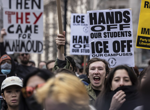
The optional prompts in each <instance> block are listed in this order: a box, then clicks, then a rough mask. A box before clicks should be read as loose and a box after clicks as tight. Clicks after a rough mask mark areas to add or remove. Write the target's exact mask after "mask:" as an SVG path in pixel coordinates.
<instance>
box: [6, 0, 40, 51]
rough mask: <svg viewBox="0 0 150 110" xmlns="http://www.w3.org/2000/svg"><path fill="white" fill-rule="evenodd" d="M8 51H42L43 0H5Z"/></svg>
mask: <svg viewBox="0 0 150 110" xmlns="http://www.w3.org/2000/svg"><path fill="white" fill-rule="evenodd" d="M3 17H4V22H3V26H4V28H5V29H6V32H7V35H6V37H4V44H5V48H6V51H7V52H25V53H42V51H43V0H3Z"/></svg>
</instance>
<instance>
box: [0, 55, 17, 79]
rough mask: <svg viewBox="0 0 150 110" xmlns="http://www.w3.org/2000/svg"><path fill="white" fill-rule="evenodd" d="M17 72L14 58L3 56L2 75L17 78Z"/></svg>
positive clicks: (0, 62)
mask: <svg viewBox="0 0 150 110" xmlns="http://www.w3.org/2000/svg"><path fill="white" fill-rule="evenodd" d="M15 70H16V67H15V63H14V61H13V60H12V58H11V57H10V56H8V55H7V54H5V55H3V56H2V57H1V58H0V74H4V75H6V76H15V75H16V73H15Z"/></svg>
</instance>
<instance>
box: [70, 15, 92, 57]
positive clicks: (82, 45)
mask: <svg viewBox="0 0 150 110" xmlns="http://www.w3.org/2000/svg"><path fill="white" fill-rule="evenodd" d="M89 53H90V49H89V36H88V21H87V15H86V14H72V15H71V40H70V54H72V55H89Z"/></svg>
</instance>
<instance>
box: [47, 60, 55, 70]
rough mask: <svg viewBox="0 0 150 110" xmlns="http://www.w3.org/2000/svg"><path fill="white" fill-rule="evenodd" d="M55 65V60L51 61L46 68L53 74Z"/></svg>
mask: <svg viewBox="0 0 150 110" xmlns="http://www.w3.org/2000/svg"><path fill="white" fill-rule="evenodd" d="M54 65H55V60H50V61H48V62H47V63H46V68H47V69H48V70H50V71H51V72H52V70H53V68H54Z"/></svg>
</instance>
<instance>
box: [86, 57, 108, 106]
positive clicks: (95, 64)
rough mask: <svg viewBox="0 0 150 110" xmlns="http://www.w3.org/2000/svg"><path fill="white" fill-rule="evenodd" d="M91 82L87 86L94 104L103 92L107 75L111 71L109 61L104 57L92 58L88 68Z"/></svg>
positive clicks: (87, 71)
mask: <svg viewBox="0 0 150 110" xmlns="http://www.w3.org/2000/svg"><path fill="white" fill-rule="evenodd" d="M86 73H87V76H88V78H89V80H90V84H89V85H88V86H86V88H87V91H88V94H89V100H90V104H92V105H94V103H95V101H96V98H97V97H98V95H99V93H100V92H101V90H102V88H103V85H104V81H105V78H106V76H107V75H108V73H109V67H108V63H107V62H106V61H105V60H104V59H99V58H92V59H91V60H89V61H88V64H87V68H86Z"/></svg>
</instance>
